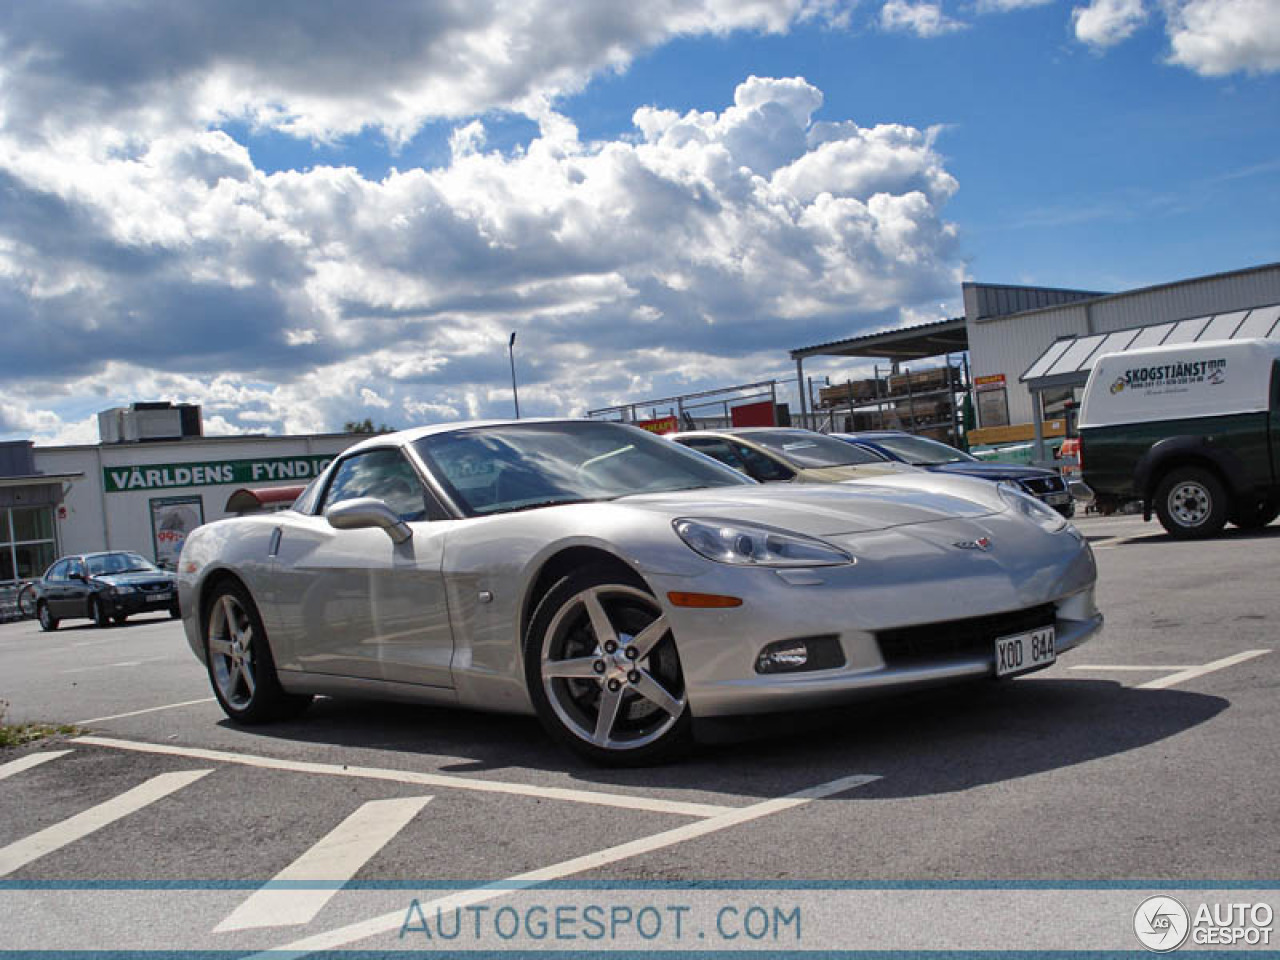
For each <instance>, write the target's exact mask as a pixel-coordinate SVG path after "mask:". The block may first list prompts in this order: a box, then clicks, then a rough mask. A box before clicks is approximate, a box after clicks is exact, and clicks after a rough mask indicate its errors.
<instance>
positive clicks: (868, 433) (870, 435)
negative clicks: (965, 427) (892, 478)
mask: <svg viewBox="0 0 1280 960" xmlns="http://www.w3.org/2000/svg"><path fill="white" fill-rule="evenodd" d="M832 436H833V437H846V438H849V439H853V440H875V439H876V438H877V437H914V436H916V434H914V433H908V432H907V431H906V430H845V431H841V432H840V433H833V434H832ZM921 439H924V440H931V439H933V438H932V437H923V438H921ZM938 442H939V443H940V442H941V441H938Z"/></svg>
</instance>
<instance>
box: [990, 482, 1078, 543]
mask: <svg viewBox="0 0 1280 960" xmlns="http://www.w3.org/2000/svg"><path fill="white" fill-rule="evenodd" d="M996 486H997V487H998V488H999V490H1000V499H1001V500H1003V501H1004V502H1005V503H1006V504H1007V505H1008V506H1009V509H1011V510H1013V511H1014V512H1015V513H1017V514H1018V515H1019V516H1021V517H1025V518H1026V519H1027V520H1030V521H1031V522H1032V523H1035V524H1038V525H1039V526H1040V527H1042V528H1044V529H1045V530H1048V531H1049V532H1050V533H1057V532H1058V531H1059V530H1065V529H1066V528H1067V526H1068V524H1067V518H1066V517H1064V516H1063V515H1062V514H1060V513H1059V512H1058V511H1057V510H1055V509H1053V507H1051V506H1049V505H1048V504H1046V503H1045V502H1044V501H1043V500H1037V499H1036V498H1035V497H1033V496H1031V494H1029V493H1025V492H1023V490H1022V488H1021V487H1019V486H1018V485H1017V484H1015V483H1013V482H1012V481H1010V480H1005V481H1004V482H1003V483H999V484H997V485H996Z"/></svg>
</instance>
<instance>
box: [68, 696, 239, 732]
mask: <svg viewBox="0 0 1280 960" xmlns="http://www.w3.org/2000/svg"><path fill="white" fill-rule="evenodd" d="M213 700H214V698H213V697H201V698H200V699H199V700H183V701H182V702H181V703H166V704H164V705H163V706H159V707H147V708H146V709H145V710H130V711H129V712H128V713H113V714H112V715H111V716H109V717H91V718H90V719H88V720H77V721H76V722H75V723H76V726H78V727H87V726H89V724H91V723H106V722H107V721H108V720H123V719H125V717H140V716H142V715H143V714H144V713H159V712H160V711H161V710H177V709H178V708H179V707H191V706H195V705H196V704H197V703H213Z"/></svg>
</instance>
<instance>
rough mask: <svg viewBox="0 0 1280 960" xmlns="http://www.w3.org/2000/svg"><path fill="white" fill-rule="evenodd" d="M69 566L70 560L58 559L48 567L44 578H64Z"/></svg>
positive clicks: (60, 579)
mask: <svg viewBox="0 0 1280 960" xmlns="http://www.w3.org/2000/svg"><path fill="white" fill-rule="evenodd" d="M70 566H71V561H70V560H59V561H58V562H57V563H55V564H54V565H53V566H52V567H50V568H49V572H48V573H46V574H45V579H47V580H58V581H62V580H66V579H67V570H68V569H69V568H70Z"/></svg>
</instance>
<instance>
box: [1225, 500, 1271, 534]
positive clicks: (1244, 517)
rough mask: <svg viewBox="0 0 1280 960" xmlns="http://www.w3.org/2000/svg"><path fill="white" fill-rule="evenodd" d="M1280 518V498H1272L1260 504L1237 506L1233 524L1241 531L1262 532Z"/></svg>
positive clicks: (1232, 517) (1232, 516)
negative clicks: (1261, 530)
mask: <svg viewBox="0 0 1280 960" xmlns="http://www.w3.org/2000/svg"><path fill="white" fill-rule="evenodd" d="M1278 516H1280V497H1272V498H1271V499H1269V500H1263V501H1261V502H1260V503H1253V502H1250V503H1245V504H1237V505H1236V508H1235V509H1234V510H1233V511H1232V513H1231V522H1232V523H1234V524H1235V525H1236V526H1237V527H1239V528H1240V529H1241V530H1260V529H1262V528H1263V527H1265V526H1266V525H1267V524H1268V523H1270V522H1271V521H1272V520H1274V519H1275V518H1276V517H1278Z"/></svg>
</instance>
